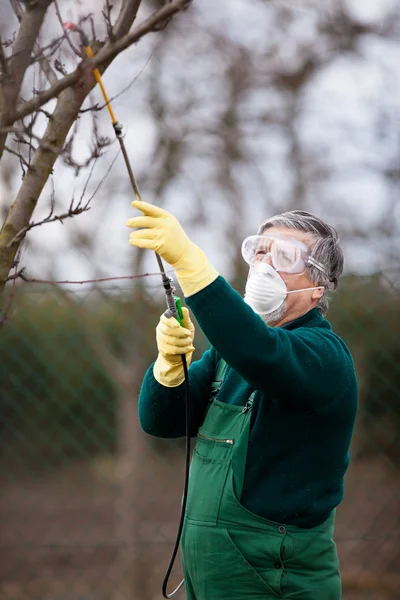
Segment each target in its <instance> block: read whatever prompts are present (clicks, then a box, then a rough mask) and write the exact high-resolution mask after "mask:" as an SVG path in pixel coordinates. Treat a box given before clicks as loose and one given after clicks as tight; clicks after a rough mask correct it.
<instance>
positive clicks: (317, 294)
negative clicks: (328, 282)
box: [311, 287, 325, 300]
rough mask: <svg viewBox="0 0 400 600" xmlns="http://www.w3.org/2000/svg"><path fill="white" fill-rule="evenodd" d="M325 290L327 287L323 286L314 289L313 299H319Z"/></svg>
mask: <svg viewBox="0 0 400 600" xmlns="http://www.w3.org/2000/svg"><path fill="white" fill-rule="evenodd" d="M324 291H325V288H323V287H320V288H317V289H316V290H313V293H312V296H311V298H312V300H319V299H320V298H321V297H322V296H323V295H324Z"/></svg>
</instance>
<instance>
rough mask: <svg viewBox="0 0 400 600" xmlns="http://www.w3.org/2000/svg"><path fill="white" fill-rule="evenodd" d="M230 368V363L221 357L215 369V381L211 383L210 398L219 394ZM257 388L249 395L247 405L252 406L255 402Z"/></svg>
mask: <svg viewBox="0 0 400 600" xmlns="http://www.w3.org/2000/svg"><path fill="white" fill-rule="evenodd" d="M227 370H228V365H227V364H226V362H225V361H224V359H223V358H220V359H219V361H218V364H217V368H216V371H215V375H214V381H213V382H212V384H211V394H210V400H211V401H212V400H213V399H214V398H215V397H216V395H217V394H218V392H219V390H220V389H221V386H222V383H223V381H224V378H225V375H226V371H227ZM255 393H256V392H255V390H254V392H253V393H252V394H251V396H250V397H249V399H248V401H247V403H246V406H247V407H250V406H251V405H252V403H253V400H254V396H255Z"/></svg>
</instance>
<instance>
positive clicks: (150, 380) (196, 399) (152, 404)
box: [138, 348, 216, 438]
mask: <svg viewBox="0 0 400 600" xmlns="http://www.w3.org/2000/svg"><path fill="white" fill-rule="evenodd" d="M215 362H216V354H215V351H214V349H213V348H211V349H210V350H207V351H206V352H204V354H203V356H202V357H201V359H200V360H198V361H196V362H194V363H192V364H191V365H190V367H189V388H190V412H191V418H190V433H191V436H194V435H196V434H197V430H198V428H199V427H200V425H201V423H202V421H203V417H204V413H205V410H206V408H207V405H208V400H209V396H210V389H211V384H212V382H213V381H214V373H215ZM153 365H154V363H153V364H152V365H151V366H150V367H149V368H148V370H147V372H146V374H145V376H144V379H143V383H142V386H141V389H140V394H139V406H138V410H139V422H140V425H141V427H142V429H143V431H145V432H146V433H148V434H150V435H153V436H156V437H162V438H177V437H183V436H184V435H185V422H186V413H185V385H184V384H181V385H179V386H177V387H174V388H168V387H164V386H163V385H161V384H160V383H158V381H157V380H156V379H155V377H154V375H153Z"/></svg>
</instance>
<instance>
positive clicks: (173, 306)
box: [64, 22, 191, 598]
mask: <svg viewBox="0 0 400 600" xmlns="http://www.w3.org/2000/svg"><path fill="white" fill-rule="evenodd" d="M64 27H65V29H68V30H70V31H75V32H76V33H78V34H79V35H80V38H81V41H82V45H83V46H84V48H85V51H86V54H87V56H88V58H93V52H92V49H91V47H90V41H89V38H88V37H87V35H86V34H85V32H84V31H83V30H82V29H81V28H80V27H79V26H78V25H76V24H74V23H71V22H66V23H64ZM93 75H94V77H95V79H96V81H97V83H98V84H99V86H100V89H101V92H102V94H103V98H104V102H105V104H106V106H107V109H108V112H109V114H110V117H111V122H112V125H113V128H114V132H115V136H116V138H117V140H118V142H119V145H120V148H121V152H122V156H123V157H124V161H125V166H126V169H127V171H128V176H129V181H130V182H131V186H132V191H133V193H134V195H135V198H136V200H141V199H142V198H141V196H140V192H139V188H138V186H137V183H136V180H135V176H134V174H133V171H132V166H131V163H130V160H129V156H128V153H127V151H126V147H125V143H124V139H123V138H124V134H123V131H122V125H121V124H120V123H119V122H118V121H117V119H116V117H115V114H114V111H113V109H112V106H111V102H110V99H109V97H108V95H107V92H106V89H105V87H104V84H103V82H102V79H101V75H100V71H99V69H98V68H97V67H95V68H94V69H93ZM155 256H156V259H157V263H158V266H159V269H160V273H161V278H162V283H163V286H164V291H165V297H166V301H167V306H168V309H167V311H166V312H165V314H166V315H167V316H168V317H175V319H177V320H178V322H179V323H180V325H182V319H183V313H182V305H181V300H180V298H179V297H178V296H175V295H174V294H175V289H174V288H173V286H172V279H171V278H170V277H168V276H167V274H166V273H165V269H164V265H163V262H162V260H161V257H160V256H159V254H157V252H155ZM181 356H182V364H183V370H184V374H185V398H186V401H185V413H186V414H185V417H186V453H185V454H186V468H185V483H184V490H183V497H182V503H181V518H180V522H179V526H178V533H177V537H176V542H175V546H174V549H173V552H172V556H171V559H170V563H169V565H168V568H167V571H166V575H165V578H164V581H163V585H162V593H163V596H164V598H172V597H173V596H174V595H175V594H176V593H177V592H178V591H179V590H180V589H181V587H182V585H183V584H184V580H182V581H181V582H180V584H179V585H178V586H177V588H176V589H175V590H174V591H173V592H171V593H170V594H168V593H167V584H168V581H169V577H170V574H171V571H172V567H173V565H174V562H175V558H176V556H177V553H178V549H179V542H180V538H181V534H182V530H183V523H184V515H185V509H186V501H187V493H188V485H189V465H190V454H191V449H190V402H189V384H188V368H187V363H186V356H185V355H184V354H182V355H181Z"/></svg>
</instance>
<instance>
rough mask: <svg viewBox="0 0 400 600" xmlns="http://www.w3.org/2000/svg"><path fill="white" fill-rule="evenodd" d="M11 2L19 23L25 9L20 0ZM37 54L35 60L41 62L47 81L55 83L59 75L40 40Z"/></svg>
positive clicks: (36, 47) (36, 50) (36, 49)
mask: <svg viewBox="0 0 400 600" xmlns="http://www.w3.org/2000/svg"><path fill="white" fill-rule="evenodd" d="M10 4H11V6H12V9H13V11H14V13H15V16H16V17H17V19H18V21H19V23H21V20H22V17H23V15H24V11H23V9H22V8H21V4H20V2H19V0H10ZM35 54H36V57H35V59H34V61H36V60H37V61H38V62H39V63H40V67H41V69H42V71H43V73H44V74H45V76H46V78H47V81H48V82H49V83H50V85H53V84H54V83H56V81H57V80H58V77H57V75H56V74H55V72H54V71H53V69H52V68H51V65H50V62H49V60H48V59H47V57H46V56H45V55H44V53H43V49H42V48H41V47H40V44H39V42H36V43H35Z"/></svg>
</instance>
